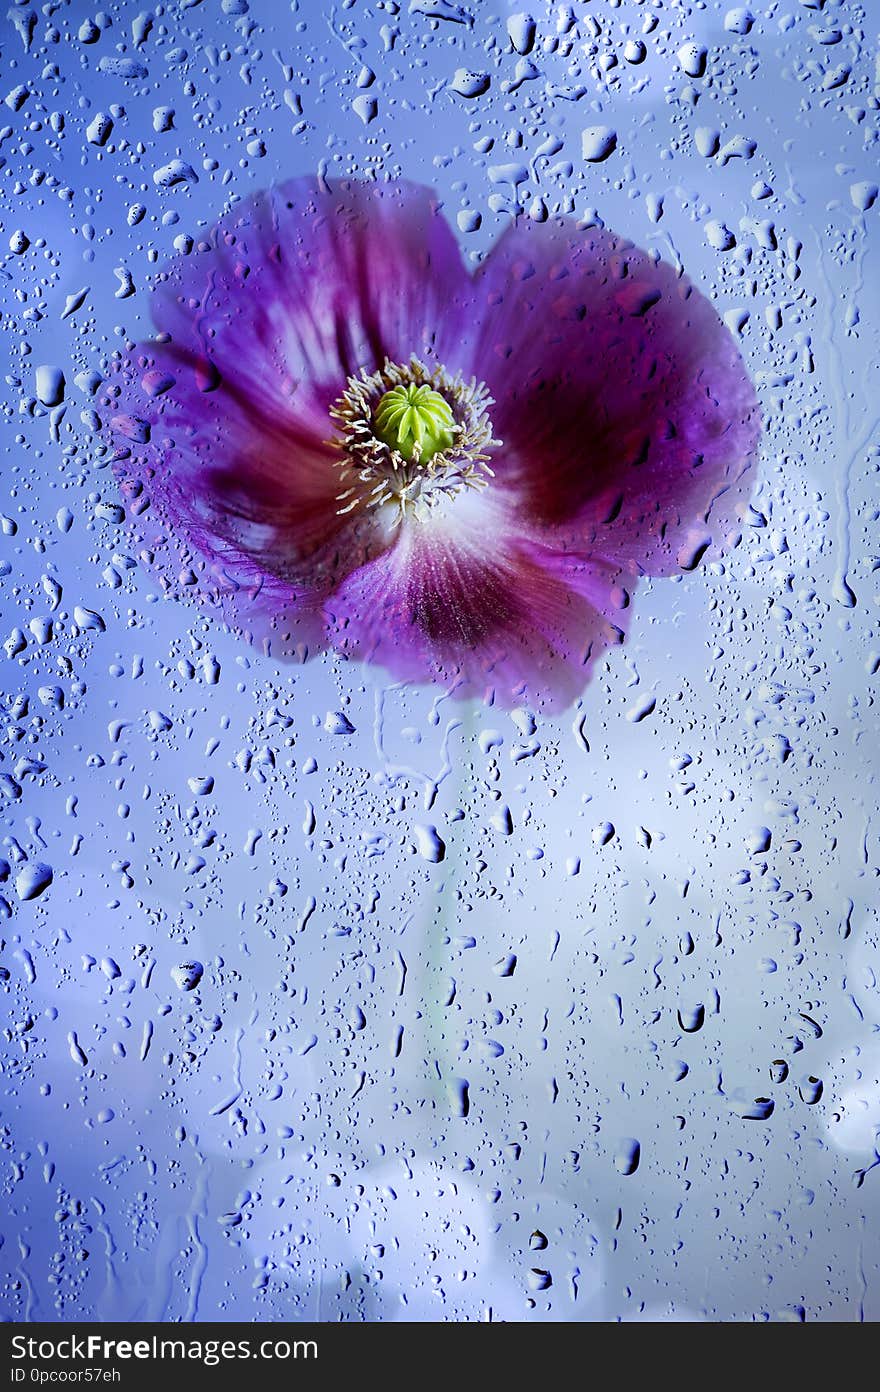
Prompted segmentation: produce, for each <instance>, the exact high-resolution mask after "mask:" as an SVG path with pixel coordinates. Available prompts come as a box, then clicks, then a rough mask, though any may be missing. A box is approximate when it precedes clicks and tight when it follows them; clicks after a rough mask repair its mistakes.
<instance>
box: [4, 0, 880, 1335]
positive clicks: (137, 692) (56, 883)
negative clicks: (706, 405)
mask: <svg viewBox="0 0 880 1392" xmlns="http://www.w3.org/2000/svg"><path fill="white" fill-rule="evenodd" d="M871 38H872V35H871V24H870V15H869V11H868V7H867V6H864V5H860V4H858V3H853V2H852V0H840V2H839V3H834V0H824V3H823V0H791V3H789V4H777V3H772V4H767V5H765V4H755V5H752V6H731V5H729V4H727V3H723V2H720V3H716V0H712V2H711V3H708V4H706V5H689V4H672V3H654V4H640V3H634V0H621V3H619V4H618V3H613V2H612V0H592V3H576V4H571V5H566V4H552V5H550V4H547V5H543V4H535V5H533V6H532V7H531V11H530V15H527V14H525V13H524V11H523V9H522V7H521V4H520V3H519V0H517V4H516V5H504V4H501V3H493V2H492V0H487V2H486V3H483V2H482V0H466V3H463V4H461V5H459V4H455V3H452V0H412V3H409V4H407V3H400V4H398V3H395V0H384V3H381V2H379V0H377V2H376V3H366V0H353V2H349V3H341V4H336V5H331V4H324V3H319V0H299V3H296V0H294V3H293V4H281V3H272V2H271V0H206V2H205V3H203V4H200V3H195V4H192V3H190V4H187V3H182V4H172V3H167V4H159V5H154V6H152V7H147V8H141V6H140V4H138V5H133V4H117V5H113V4H109V3H108V4H107V5H106V6H105V8H104V9H102V10H99V9H97V8H94V7H92V6H90V5H87V4H85V3H81V0H75V3H69V4H57V5H56V4H50V5H45V6H37V5H30V4H14V5H13V6H12V7H11V9H10V12H9V19H8V20H7V21H6V22H5V26H4V30H3V47H2V64H3V74H4V90H3V94H2V95H3V96H4V97H5V105H4V108H3V113H2V118H0V124H2V130H0V141H2V143H0V165H2V168H0V175H2V177H0V193H2V210H3V211H2V225H3V232H2V239H0V251H2V264H0V276H2V290H3V301H4V327H5V330H6V333H5V342H6V344H7V345H8V353H9V358H8V362H7V366H6V369H5V374H4V375H5V386H4V394H3V411H4V424H5V446H6V448H5V456H4V460H5V462H4V473H3V502H2V505H0V510H2V514H3V516H2V518H0V525H2V539H0V572H2V580H0V591H2V605H3V630H2V647H3V652H4V660H3V664H2V665H3V673H2V687H3V693H4V696H3V699H4V721H3V743H2V750H0V792H2V794H3V797H4V802H5V811H4V825H5V841H4V848H3V851H2V857H3V859H2V862H0V871H2V874H3V883H2V884H0V894H2V901H0V907H2V910H3V915H4V922H3V928H2V940H3V945H4V953H3V963H4V966H3V969H2V973H0V974H2V983H0V984H2V988H3V993H4V1005H5V1012H6V1031H7V1032H6V1045H5V1053H4V1058H5V1062H4V1071H3V1105H2V1113H3V1118H2V1135H3V1141H4V1148H5V1151H6V1157H5V1164H4V1169H3V1188H4V1217H3V1220H2V1229H3V1236H4V1239H5V1240H4V1243H3V1247H2V1256H0V1260H2V1264H3V1268H4V1302H3V1312H4V1315H5V1317H6V1318H12V1319H34V1320H36V1319H42V1320H69V1319H74V1318H80V1317H81V1318H94V1319H101V1320H111V1319H117V1320H148V1319H153V1320H168V1321H170V1320H183V1321H188V1320H208V1319H224V1320H231V1321H249V1320H253V1319H259V1320H280V1319H293V1320H322V1321H336V1320H382V1321H396V1320H402V1321H405V1320H430V1321H439V1320H450V1319H455V1320H485V1319H492V1320H517V1321H528V1320H566V1321H581V1320H583V1321H610V1320H617V1319H623V1320H672V1319H677V1320H704V1319H705V1320H716V1321H717V1320H721V1321H751V1320H758V1321H761V1320H768V1319H769V1320H799V1319H807V1320H809V1321H816V1320H824V1321H828V1320H858V1319H861V1318H865V1319H876V1318H877V1316H878V1313H880V1307H878V1300H880V1296H878V1289H880V1287H878V1257H877V1252H878V1246H877V1238H878V1219H877V1212H878V1209H877V1203H876V1197H875V1191H876V1186H877V1185H878V1184H880V1169H877V1168H876V1167H877V1165H878V1158H880V1157H878V1150H877V1135H878V1129H880V1043H878V1042H877V1040H878V1035H877V1029H878V1024H880V986H878V973H880V947H878V923H877V916H876V896H877V876H878V868H877V867H878V843H877V835H878V827H877V817H876V751H877V720H876V683H877V672H878V670H880V656H878V653H880V643H878V635H877V623H876V618H877V610H876V588H875V580H874V571H875V562H874V554H875V550H876V522H877V493H876V479H877V453H876V448H877V444H876V425H877V419H876V417H877V405H876V401H877V397H876V391H874V390H872V389H871V375H870V374H871V367H872V364H874V363H876V360H877V340H876V325H877V313H876V311H877V295H876V283H877V280H876V274H874V275H872V274H871V266H870V256H871V251H872V247H875V246H876V237H877V222H876V220H877V216H878V207H877V205H876V202H875V200H876V197H877V187H876V184H875V183H874V180H875V179H876V108H877V96H876V89H875V87H874V85H873V84H874V81H875V76H874V71H873V53H872V48H871ZM303 174H310V175H316V176H318V177H319V178H320V179H321V180H323V181H324V182H325V183H326V184H327V185H329V186H333V184H334V182H335V181H339V180H342V179H343V178H345V177H346V176H353V177H357V178H368V179H380V180H383V179H392V180H398V179H400V178H406V179H412V180H415V181H417V182H419V183H422V184H427V185H430V186H431V187H432V188H434V189H435V190H436V193H437V196H438V198H439V200H441V202H442V205H443V207H442V211H443V215H444V216H445V218H446V219H447V221H448V222H449V223H450V224H451V225H452V227H453V228H454V230H455V235H456V237H457V239H458V241H459V244H460V246H461V249H462V253H463V255H464V257H465V259H466V261H467V263H468V264H469V265H471V266H473V265H475V264H476V263H477V262H478V261H479V260H480V258H482V257H484V256H485V255H486V254H487V252H488V251H489V249H490V248H491V247H492V245H493V244H494V243H495V242H496V241H497V239H498V238H499V236H500V235H501V234H502V232H503V231H504V229H505V228H506V227H507V226H508V225H509V224H510V222H511V218H512V217H513V216H514V215H516V214H517V213H518V214H519V216H520V217H521V218H527V219H530V220H531V221H532V222H534V223H535V224H537V225H541V224H542V223H543V222H544V221H550V220H552V219H553V218H555V217H556V216H558V215H560V214H561V215H565V216H566V217H569V218H570V219H572V220H573V221H574V222H576V223H578V224H579V225H580V228H581V229H582V230H585V231H586V230H588V229H590V228H592V227H596V226H602V225H604V226H606V227H608V228H611V229H614V230H615V231H616V232H617V233H619V234H621V235H622V236H623V237H626V238H629V239H631V240H632V241H633V242H634V243H635V244H636V245H637V246H640V247H644V248H646V249H648V250H649V251H655V252H657V253H658V254H659V256H660V257H662V258H663V260H664V261H666V262H668V263H669V264H671V265H672V266H674V267H676V268H683V269H684V271H685V272H686V274H687V275H688V277H689V278H690V279H691V280H692V281H693V282H694V283H695V284H696V285H697V286H698V287H699V289H700V291H701V292H702V293H703V294H704V295H706V296H708V297H709V298H710V299H711V301H712V303H713V304H714V306H715V309H716V310H717V312H718V314H719V315H720V316H721V317H722V319H723V321H724V323H725V324H726V325H727V327H728V329H729V330H730V332H731V333H732V334H733V335H735V337H736V340H737V344H738V347H739V350H740V351H741V353H742V355H743V357H744V360H745V362H746V365H747V368H748V371H749V374H750V376H751V378H752V380H753V381H754V383H755V385H756V389H757V392H758V395H759V398H760V402H761V409H762V413H763V422H764V424H763V437H762V441H761V445H760V453H759V458H758V463H757V468H756V474H755V482H754V487H753V492H752V497H751V506H750V508H749V509H748V510H747V512H746V513H745V516H744V520H743V524H742V527H741V530H740V534H739V540H738V543H737V544H735V545H732V546H731V547H730V548H729V549H728V550H727V551H726V552H725V553H724V554H723V555H722V556H721V557H720V558H719V557H716V558H714V559H707V561H706V563H704V564H703V565H702V566H701V567H697V568H695V569H692V570H684V571H681V572H679V573H678V574H676V575H673V576H667V577H666V578H658V579H646V580H644V581H643V582H642V583H641V584H640V585H639V588H638V596H637V601H636V603H635V604H634V606H633V612H632V616H631V618H630V620H629V634H628V638H627V641H626V643H625V644H624V645H622V646H617V647H612V648H610V649H609V650H608V651H607V652H606V653H604V654H603V655H602V657H601V658H600V660H599V661H598V662H597V664H596V666H595V668H594V670H593V674H592V679H591V681H590V683H589V685H587V686H586V688H585V690H584V692H583V695H582V696H580V697H579V698H578V699H576V700H575V701H574V702H573V703H571V704H570V705H569V706H568V707H567V708H566V709H564V710H562V711H557V712H556V713H552V712H550V713H547V712H546V711H544V710H542V709H541V708H540V707H539V706H538V705H536V704H527V705H522V706H514V708H513V709H506V708H504V706H503V705H501V704H499V703H496V704H494V705H493V704H487V703H486V702H485V701H483V700H481V699H480V698H478V697H472V698H469V699H467V700H461V699H456V697H455V695H454V694H453V695H450V694H449V692H448V690H447V689H446V688H445V687H444V686H443V685H434V686H431V685H428V684H422V685H418V684H412V683H411V684H402V683H400V682H395V681H394V680H393V679H392V678H391V677H389V676H388V675H387V674H386V673H385V672H383V669H382V668H381V667H379V666H375V665H369V664H365V663H359V662H355V661H346V660H345V659H344V658H343V657H340V656H337V655H334V654H332V653H330V654H326V653H325V654H323V655H318V656H315V657H314V658H312V659H311V660H309V661H306V662H293V663H292V662H289V661H282V660H279V659H277V658H276V657H275V656H274V655H273V654H272V653H271V652H270V653H268V654H267V653H266V651H265V650H261V648H260V646H259V644H250V643H248V642H246V641H245V640H243V639H242V637H241V636H238V635H236V634H234V633H232V632H230V631H228V630H227V629H225V628H224V626H223V625H222V623H220V622H219V620H218V618H217V615H216V614H215V613H214V612H212V611H211V610H210V608H206V606H205V605H204V604H202V603H201V602H200V601H199V599H198V598H197V597H196V596H195V595H194V594H193V593H192V588H193V587H192V586H191V585H189V584H188V577H187V574H186V573H185V572H182V573H180V574H178V575H177V576H176V578H175V581H174V583H173V584H171V585H163V584H162V583H160V581H159V578H158V577H157V573H156V571H155V569H154V568H153V567H152V566H151V565H150V564H149V563H147V561H146V560H145V558H144V555H143V545H142V542H141V540H140V539H139V536H138V532H137V527H136V525H135V524H136V518H133V517H132V516H131V515H130V509H128V507H127V506H126V505H125V503H126V500H125V499H124V497H123V495H122V494H121V493H120V489H119V485H118V482H117V479H116V477H115V475H114V472H113V469H112V467H111V459H112V453H113V451H112V447H111V445H110V444H109V443H108V440H107V435H106V424H107V423H106V420H105V419H104V418H103V415H102V413H103V407H102V406H101V392H102V380H103V379H104V378H105V376H106V374H107V371H108V368H109V366H110V365H111V362H112V360H113V358H114V355H115V356H117V357H118V356H119V355H120V354H121V355H124V354H125V353H126V352H128V351H129V350H128V349H127V347H126V345H130V344H132V343H136V342H139V341H142V340H144V339H145V338H148V337H149V335H150V333H151V331H152V330H151V327H150V287H151V285H152V284H153V282H154V280H155V278H156V276H157V274H159V273H160V272H161V270H162V268H163V267H165V266H166V265H167V264H168V263H169V262H170V261H173V260H174V258H186V257H190V258H198V257H199V256H200V255H205V253H204V251H202V250H200V244H202V245H203V244H204V243H205V240H206V238H207V236H208V233H209V231H210V229H211V227H212V226H213V225H214V224H215V223H216V221H217V219H218V218H219V217H220V216H221V215H223V214H224V213H225V212H226V211H228V209H229V208H230V207H231V206H232V204H233V201H234V200H240V199H242V198H245V197H247V196H249V195H250V194H252V193H254V192H256V191H257V190H260V189H263V188H266V187H268V186H269V185H272V184H273V183H277V182H278V181H281V180H284V179H287V178H290V177H292V176H295V175H303Z"/></svg>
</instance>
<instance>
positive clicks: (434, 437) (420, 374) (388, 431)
mask: <svg viewBox="0 0 880 1392" xmlns="http://www.w3.org/2000/svg"><path fill="white" fill-rule="evenodd" d="M491 404H492V400H491V397H490V396H489V393H488V392H487V391H486V388H485V387H484V386H483V384H482V383H480V382H477V380H476V378H472V379H471V380H470V381H469V382H466V381H464V380H463V378H462V377H461V376H455V377H452V376H450V374H449V373H448V372H446V370H445V368H443V367H440V366H439V365H438V366H436V367H433V368H428V367H426V366H425V365H424V363H421V362H420V361H419V359H418V358H411V359H410V361H409V362H408V363H405V364H401V363H392V362H389V361H387V360H386V362H385V364H384V366H383V367H381V368H380V369H379V370H378V371H377V372H373V373H370V374H367V373H366V372H365V371H364V372H361V373H360V375H359V376H354V377H349V379H348V382H347V383H346V388H345V391H344V392H343V394H342V396H341V397H340V398H339V400H338V401H336V402H335V403H334V405H333V406H332V407H331V410H330V415H331V417H332V418H333V420H334V421H335V422H336V423H337V429H338V434H337V436H336V438H335V439H334V440H333V441H332V443H333V444H334V445H335V446H336V448H337V449H338V451H339V454H340V459H339V468H340V472H341V476H342V477H341V482H342V489H341V491H340V493H339V504H340V507H339V511H340V512H353V511H354V510H355V509H357V508H365V507H380V506H385V505H386V504H391V505H392V506H395V507H396V508H397V510H398V513H397V520H398V521H400V520H402V519H403V518H404V517H406V516H412V517H416V518H423V517H424V516H426V514H427V512H428V511H429V510H430V509H431V508H434V507H436V506H438V505H439V504H441V503H443V502H445V501H447V500H448V499H449V498H451V497H453V496H454V495H455V494H456V493H458V492H460V490H461V489H463V488H485V486H486V484H487V483H488V481H489V478H491V476H492V470H491V468H490V467H489V462H488V461H489V453H488V452H489V450H490V449H492V448H493V447H494V446H496V445H499V444H500V443H501V441H500V440H495V439H493V437H492V424H491V422H490V420H489V417H488V414H487V408H488V407H489V406H491Z"/></svg>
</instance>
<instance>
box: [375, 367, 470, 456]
mask: <svg viewBox="0 0 880 1392" xmlns="http://www.w3.org/2000/svg"><path fill="white" fill-rule="evenodd" d="M373 419H374V421H375V424H376V434H377V435H378V437H379V439H380V440H384V441H385V443H386V445H390V446H391V448H392V449H396V450H399V451H400V453H401V454H402V455H403V457H404V459H407V460H412V459H415V460H417V461H418V463H419V464H427V463H428V460H429V459H433V458H434V455H435V454H438V453H439V451H440V450H445V449H449V446H450V445H451V444H452V441H453V436H454V432H455V418H454V416H453V414H452V411H451V409H450V406H449V402H448V401H447V400H446V399H445V397H442V396H441V395H440V393H439V392H436V391H432V389H431V388H430V387H429V386H428V384H427V383H426V382H423V383H422V385H421V386H420V387H417V386H416V385H415V384H414V383H413V382H410V384H409V386H406V387H392V389H391V391H389V392H386V393H385V395H384V396H383V397H382V400H381V401H380V402H379V405H378V406H377V407H376V410H375V411H374V413H373Z"/></svg>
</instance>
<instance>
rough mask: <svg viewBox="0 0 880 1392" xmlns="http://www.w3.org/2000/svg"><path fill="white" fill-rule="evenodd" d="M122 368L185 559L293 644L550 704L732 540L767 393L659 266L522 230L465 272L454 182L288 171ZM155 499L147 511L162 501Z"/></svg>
mask: <svg viewBox="0 0 880 1392" xmlns="http://www.w3.org/2000/svg"><path fill="white" fill-rule="evenodd" d="M154 317H155V321H156V324H157V326H158V328H159V330H160V337H159V338H158V339H157V340H155V341H153V342H150V343H148V344H144V345H141V346H140V347H139V348H138V350H137V355H136V357H135V358H133V359H132V360H131V361H129V362H127V363H124V364H122V365H121V367H122V370H121V371H120V372H119V373H118V374H117V375H116V377H115V378H114V382H113V385H112V386H111V391H110V398H111V401H112V410H111V415H112V417H113V427H114V430H115V432H116V440H117V442H119V444H120V448H119V449H117V453H116V469H117V472H118V474H119V476H120V477H121V479H122V480H123V483H124V487H125V488H126V490H127V492H128V495H129V498H130V501H131V505H132V507H133V509H134V511H135V512H137V513H140V514H141V515H144V514H146V515H150V514H152V515H154V516H156V518H157V521H158V524H159V527H160V528H161V535H160V534H159V533H157V536H158V537H159V539H158V540H157V541H156V544H155V547H154V558H157V563H158V564H159V566H160V568H161V567H162V566H163V565H164V567H165V569H166V571H167V570H168V564H169V559H170V558H171V557H173V556H174V555H175V552H174V549H173V548H174V547H175V546H177V547H179V548H183V551H184V552H185V553H186V557H188V559H182V558H181V557H178V561H179V562H180V568H181V574H180V575H179V576H178V579H177V582H175V580H173V579H171V578H170V577H169V579H168V584H169V585H173V584H175V583H179V582H180V581H181V580H182V581H183V582H185V583H189V584H190V585H195V586H196V588H197V590H198V591H200V592H201V593H202V594H203V595H207V596H211V597H212V598H214V599H216V600H217V601H219V602H220V603H221V604H222V605H223V607H224V612H225V615H226V617H227V619H228V620H229V621H231V622H232V623H233V624H235V625H238V626H239V627H241V628H243V629H245V630H246V631H247V632H248V633H249V635H250V636H251V637H252V638H254V637H256V638H261V639H262V640H263V642H264V643H267V644H270V645H271V649H272V651H274V652H275V653H276V654H279V655H284V654H290V653H293V652H299V654H300V656H302V655H303V654H304V653H306V652H307V651H316V650H320V649H326V648H328V647H332V648H335V649H337V650H338V651H339V652H341V653H343V654H346V655H348V656H351V657H357V658H362V659H366V660H370V661H377V662H379V663H381V664H382V665H383V666H384V667H385V668H387V669H388V670H389V671H390V672H391V673H393V674H394V675H395V676H397V677H399V678H405V679H410V680H415V681H425V680H442V681H444V682H448V683H451V684H452V685H453V687H454V689H455V690H456V692H458V693H459V694H467V693H476V692H484V693H485V692H494V694H495V697H496V699H498V700H499V701H501V702H503V703H506V704H512V703H515V702H517V701H518V700H522V699H529V700H532V701H543V702H545V703H546V704H549V705H554V706H559V705H561V704H565V703H567V702H569V701H570V700H572V699H573V698H574V697H575V696H576V695H577V694H578V693H579V692H580V691H581V690H582V689H583V687H584V685H585V683H586V680H587V677H588V674H589V670H590V667H591V665H592V664H593V663H594V661H595V660H596V657H597V656H598V655H599V653H601V652H602V650H603V649H604V648H605V646H606V645H607V644H609V643H611V642H619V641H622V639H623V636H624V633H625V629H626V622H627V614H628V609H629V604H630V598H631V595H632V592H633V590H634V588H635V585H636V583H637V581H638V578H639V576H641V575H646V574H647V575H666V574H670V573H672V572H674V571H676V570H677V569H678V568H679V567H684V568H690V567H692V566H693V565H695V564H696V562H697V560H698V559H699V556H700V555H701V554H702V553H703V551H704V550H705V549H706V547H707V546H708V545H709V544H710V543H711V544H713V545H715V546H717V545H720V544H722V543H723V542H724V541H725V539H726V537H727V536H728V533H729V531H730V529H731V527H732V525H733V524H734V520H735V515H736V507H737V505H738V504H739V503H741V502H742V500H743V498H744V497H745V496H746V483H747V474H748V470H749V466H750V462H751V458H752V454H753V451H754V447H755V444H756V441H757V438H758V434H759V419H758V409H757V405H756V401H755V395H754V392H753V390H752V386H751V384H750V382H749V379H748V377H747V375H746V372H745V369H744V367H743V364H742V361H741V359H740V356H739V354H738V352H737V349H736V346H735V344H734V342H733V339H732V337H731V335H730V334H729V333H728V331H727V330H726V328H725V327H724V326H723V324H722V323H721V321H720V319H719V318H718V315H717V314H716V312H715V310H714V309H713V308H712V306H711V305H710V304H709V302H708V300H706V299H705V298H704V297H703V296H702V295H700V294H699V292H698V291H697V290H696V289H695V288H694V287H693V285H691V284H690V283H689V282H688V281H687V280H686V279H684V278H683V277H682V276H680V275H679V274H677V273H676V272H675V271H674V270H673V269H672V268H671V267H670V266H667V265H665V264H663V263H662V262H659V261H655V260H654V259H653V258H652V257H651V256H649V255H648V254H646V253H645V252H643V251H640V250H638V249H637V248H636V247H634V246H632V245H630V244H629V243H627V242H626V241H624V240H623V239H622V238H620V237H617V236H614V235H613V234H611V233H609V232H606V231H602V230H600V229H597V228H595V227H591V228H589V229H586V230H584V229H579V228H578V227H577V226H576V225H575V224H574V223H573V222H571V221H566V220H559V221H556V222H548V223H545V224H542V225H538V224H535V223H534V222H531V221H529V220H527V219H525V218H521V219H519V220H517V221H516V222H515V223H514V224H513V225H512V226H510V227H509V228H508V230H507V231H506V232H505V233H504V235H503V236H502V237H501V238H500V240H499V241H498V242H497V243H496V245H495V246H494V247H493V249H492V251H491V252H490V253H489V255H488V256H487V257H486V259H485V260H484V261H483V262H482V264H481V265H480V266H479V267H478V269H477V270H476V271H475V272H473V273H471V272H469V271H468V270H467V269H466V267H465V266H464V264H463V262H462V259H461V256H460V253H459V249H458V246H457V243H456V240H455V238H454V236H453V234H452V232H451V231H450V228H449V226H448V224H447V223H446V221H445V219H444V218H443V216H442V214H441V213H440V211H439V205H438V201H437V199H436V197H435V196H434V195H433V194H432V193H431V192H430V191H429V190H427V189H424V188H420V187H416V186H413V185H401V186H395V185H378V184H366V183H358V182H353V183H350V184H345V185H340V186H339V187H336V188H333V189H328V188H326V187H324V186H322V185H320V184H318V183H316V182H314V181H312V180H307V179H297V180H293V181H292V182H290V183H287V184H284V185H283V186H281V187H280V188H277V189H274V190H273V191H271V192H269V193H266V194H261V195H259V196H257V197H255V198H250V199H248V200H247V201H245V202H243V203H240V204H238V205H237V207H236V208H235V210H234V211H233V213H232V214H231V215H230V216H229V217H227V218H226V219H224V220H223V221H222V222H221V223H220V225H219V226H218V227H217V228H216V230H215V231H214V233H213V234H212V236H211V238H210V243H209V245H208V246H207V247H206V248H204V249H200V250H198V251H197V252H196V253H195V254H193V255H192V256H191V257H189V258H185V259H184V258H182V259H181V260H180V261H178V262H177V263H175V264H174V265H173V266H171V267H170V268H169V269H168V270H167V271H166V273H165V275H164V277H163V279H162V281H161V283H160V285H159V287H158V289H157V290H156V292H155V300H154ZM148 508H149V513H147V509H148Z"/></svg>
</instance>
